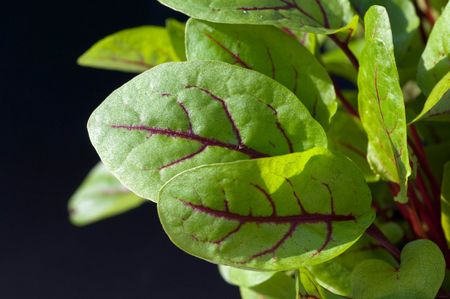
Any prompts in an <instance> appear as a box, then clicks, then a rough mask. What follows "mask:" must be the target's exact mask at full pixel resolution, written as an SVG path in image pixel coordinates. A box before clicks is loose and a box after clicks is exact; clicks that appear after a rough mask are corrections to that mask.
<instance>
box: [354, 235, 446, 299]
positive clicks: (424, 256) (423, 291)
mask: <svg viewBox="0 0 450 299" xmlns="http://www.w3.org/2000/svg"><path fill="white" fill-rule="evenodd" d="M444 275H445V260H444V256H443V254H442V252H441V251H440V250H439V247H437V245H436V244H434V243H433V242H431V241H429V240H417V241H413V242H411V243H408V244H407V245H406V246H405V247H404V248H403V250H402V254H401V264H400V267H399V268H397V267H393V266H392V265H390V264H387V263H386V262H383V261H380V260H366V261H364V262H362V263H360V264H359V265H358V266H356V268H355V270H353V273H352V276H351V280H352V289H353V296H354V298H364V299H375V298H377V299H379V298H398V299H403V298H404V299H425V298H430V299H432V298H435V296H436V294H437V293H438V291H439V288H440V286H441V284H442V281H443V280H444Z"/></svg>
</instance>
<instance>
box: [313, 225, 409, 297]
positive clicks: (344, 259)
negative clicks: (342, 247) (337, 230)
mask: <svg viewBox="0 0 450 299" xmlns="http://www.w3.org/2000/svg"><path fill="white" fill-rule="evenodd" d="M398 229H399V227H398V226H396V225H395V224H393V223H392V224H389V225H385V226H384V227H383V228H382V230H383V232H385V234H386V235H388V236H389V235H394V236H393V238H390V240H391V241H392V242H393V243H396V242H394V241H397V242H398V238H397V236H395V235H398V232H396V231H395V230H398ZM389 230H390V231H389ZM392 230H394V232H391V231H392ZM389 233H390V234H389ZM400 235H401V232H400ZM367 259H379V260H383V261H385V262H387V263H388V264H390V265H392V266H397V262H396V260H395V259H394V258H393V257H392V256H391V255H390V254H389V253H388V252H387V251H386V250H385V249H384V248H383V247H381V246H380V245H378V244H375V243H374V242H373V241H372V239H371V238H370V237H368V236H363V237H361V239H359V240H358V242H356V243H355V244H354V245H353V246H352V247H350V249H348V250H347V251H345V252H344V253H343V254H341V255H339V256H338V257H336V258H334V259H332V260H330V261H328V262H325V263H322V264H318V265H314V266H311V267H308V270H309V271H310V272H311V273H312V275H314V277H315V280H317V282H318V283H319V284H320V285H321V286H322V287H324V288H325V289H327V290H329V291H330V292H333V293H335V294H338V295H341V296H345V297H351V295H352V288H351V279H350V277H351V274H352V271H353V269H354V268H355V267H356V265H358V264H359V263H361V262H363V261H365V260H367Z"/></svg>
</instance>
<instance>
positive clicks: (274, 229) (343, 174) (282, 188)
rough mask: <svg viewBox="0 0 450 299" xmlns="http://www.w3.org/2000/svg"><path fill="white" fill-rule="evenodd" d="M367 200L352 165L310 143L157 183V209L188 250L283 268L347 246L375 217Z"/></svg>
mask: <svg viewBox="0 0 450 299" xmlns="http://www.w3.org/2000/svg"><path fill="white" fill-rule="evenodd" d="M370 204H371V195H370V190H369V189H368V186H367V185H366V183H365V181H364V177H363V176H362V174H361V172H360V171H359V169H358V167H357V166H356V165H354V164H353V162H351V161H350V160H349V159H347V158H344V157H343V156H339V155H335V154H332V153H330V152H329V151H327V150H325V149H321V148H315V149H311V150H308V151H306V152H303V153H295V154H290V155H285V156H278V157H272V158H266V159H257V160H250V161H238V162H233V163H223V164H213V165H206V166H201V167H198V168H195V169H191V170H188V171H185V172H183V173H181V174H179V175H178V176H176V177H174V178H173V179H172V180H170V181H169V182H168V183H167V184H166V185H165V186H163V187H162V189H161V192H160V194H159V202H158V212H159V216H160V220H161V223H162V225H163V228H164V229H165V231H166V233H167V234H168V235H169V237H170V238H171V240H172V241H173V242H174V243H175V244H176V245H177V246H178V247H180V248H181V249H183V250H185V251H186V252H188V253H190V254H192V255H195V256H198V257H200V258H203V259H206V260H208V261H211V262H213V263H219V264H225V265H231V266H238V267H246V268H248V269H255V270H274V271H281V270H290V269H297V268H299V267H301V266H304V265H310V264H317V263H321V262H325V261H326V260H329V259H331V258H333V257H335V256H337V255H339V254H341V253H342V252H343V251H345V250H346V249H347V248H349V247H350V246H351V245H352V244H353V243H354V242H355V241H356V240H357V239H358V238H359V237H360V236H361V234H362V233H363V232H364V230H365V229H366V228H367V227H368V225H370V223H371V222H372V221H373V216H374V213H373V211H372V209H371V207H370ZM241 244H245V246H241Z"/></svg>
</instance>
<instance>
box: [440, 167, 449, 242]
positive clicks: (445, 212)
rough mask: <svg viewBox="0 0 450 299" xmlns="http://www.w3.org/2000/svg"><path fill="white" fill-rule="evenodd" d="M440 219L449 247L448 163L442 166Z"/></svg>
mask: <svg viewBox="0 0 450 299" xmlns="http://www.w3.org/2000/svg"><path fill="white" fill-rule="evenodd" d="M441 209H442V212H441V217H442V221H441V222H442V228H443V229H444V233H445V237H446V239H447V244H449V246H450V162H447V163H446V164H445V166H444V175H443V178H442V188H441Z"/></svg>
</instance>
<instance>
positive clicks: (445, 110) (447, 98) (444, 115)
mask: <svg viewBox="0 0 450 299" xmlns="http://www.w3.org/2000/svg"><path fill="white" fill-rule="evenodd" d="M420 119H426V120H437V121H450V72H448V73H447V75H445V76H444V78H442V79H441V81H439V82H438V84H436V86H435V87H434V88H433V90H432V91H431V93H430V95H429V96H428V99H427V101H426V102H425V105H424V106H423V109H422V112H420V114H419V115H418V116H417V117H416V118H415V119H414V121H418V120H420Z"/></svg>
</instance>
